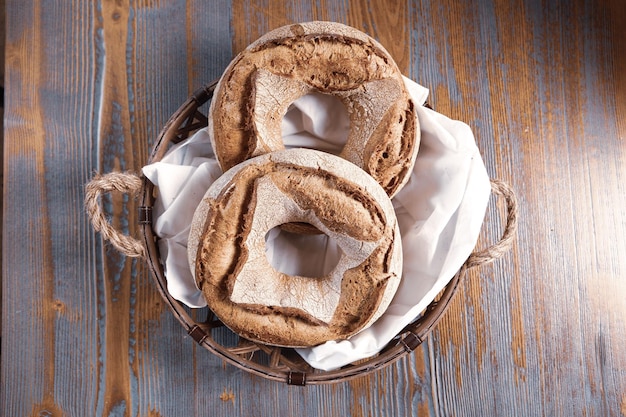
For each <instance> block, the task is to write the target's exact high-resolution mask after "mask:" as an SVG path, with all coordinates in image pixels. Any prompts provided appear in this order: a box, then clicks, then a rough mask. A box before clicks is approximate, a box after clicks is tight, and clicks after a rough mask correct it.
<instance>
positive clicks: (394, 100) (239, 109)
mask: <svg viewBox="0 0 626 417" xmlns="http://www.w3.org/2000/svg"><path fill="white" fill-rule="evenodd" d="M314 92H317V93H323V94H329V95H333V96H335V97H337V98H338V99H339V100H341V102H342V103H343V104H344V105H345V107H346V109H347V112H348V114H349V117H350V132H349V134H348V138H347V142H346V144H345V146H344V148H343V150H342V151H341V153H340V154H339V156H341V157H342V158H344V159H347V160H348V161H350V162H352V163H354V164H355V165H357V166H359V167H360V168H362V169H363V170H365V171H366V172H367V173H369V174H370V175H371V176H372V177H373V178H374V179H375V180H376V181H378V183H379V184H380V185H381V186H382V187H383V189H384V190H385V191H386V192H387V194H388V195H389V196H390V197H393V196H394V195H395V194H396V193H397V192H398V191H399V190H400V188H401V187H402V186H403V185H404V184H405V183H406V181H407V180H408V178H409V175H410V173H411V171H412V168H413V164H414V163H415V157H416V155H417V150H418V147H419V126H418V121H417V117H416V112H415V108H414V103H413V102H412V100H411V98H410V96H409V94H408V92H407V90H406V87H405V85H404V80H403V78H402V74H401V73H400V70H399V69H398V67H397V65H396V64H395V62H394V60H393V58H392V57H391V56H390V55H389V53H388V52H387V51H386V50H385V48H384V47H383V46H382V45H381V44H380V43H378V42H377V41H376V40H374V39H372V38H371V37H369V36H368V35H366V34H365V33H363V32H361V31H359V30H357V29H354V28H352V27H349V26H345V25H342V24H340V23H333V22H308V23H302V24H295V25H290V26H284V27H281V28H278V29H275V30H273V31H271V32H269V33H267V34H266V35H264V36H262V37H261V38H260V39H258V40H257V41H256V42H254V43H252V44H251V45H250V46H249V47H248V48H246V49H245V50H244V51H242V52H241V53H240V54H238V55H237V56H236V57H235V59H234V60H233V61H232V62H231V63H230V65H229V66H228V67H227V68H226V70H225V71H224V73H223V75H222V77H221V78H220V81H219V83H218V85H217V87H216V89H215V94H214V96H213V100H212V102H211V107H210V109H209V126H208V129H209V132H210V136H211V140H212V145H213V149H214V150H215V154H216V156H217V159H218V161H219V163H220V166H221V167H222V169H223V170H227V169H229V168H231V167H233V166H235V165H236V164H238V163H240V162H242V161H244V160H246V159H248V158H251V157H254V156H257V155H262V154H264V153H267V152H272V151H276V150H280V149H284V144H283V142H282V135H281V122H282V119H283V116H284V115H285V113H286V112H287V110H288V108H289V105H290V104H291V103H293V102H294V101H295V100H296V99H298V98H299V97H301V96H303V95H306V94H309V93H314Z"/></svg>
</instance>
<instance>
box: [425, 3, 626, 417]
mask: <svg viewBox="0 0 626 417" xmlns="http://www.w3.org/2000/svg"><path fill="white" fill-rule="evenodd" d="M614 6H615V5H614ZM605 7H606V6H605V5H600V7H599V8H597V9H596V8H595V7H594V6H593V5H592V4H590V3H587V4H583V2H576V3H575V4H573V5H568V6H565V4H563V3H549V4H547V3H546V4H542V3H540V2H532V3H529V2H518V3H511V2H493V3H491V2H481V3H479V4H471V5H470V4H469V3H467V4H465V5H459V4H457V5H455V7H450V8H448V7H443V6H435V5H431V4H420V6H419V7H416V8H415V9H414V10H415V16H416V18H417V16H423V15H427V16H430V19H431V25H429V26H428V27H420V28H419V30H418V31H417V33H416V35H415V36H414V39H415V40H416V46H415V47H416V48H420V53H419V54H418V56H423V55H424V54H423V52H421V48H422V45H423V44H424V43H426V42H434V43H435V44H437V45H440V46H441V45H448V46H445V47H444V49H443V50H441V51H439V54H438V55H437V56H438V59H437V61H436V62H432V59H433V57H432V56H431V57H429V58H427V61H426V62H425V63H424V64H423V65H420V62H419V61H418V62H417V64H418V66H417V68H415V70H414V73H415V74H417V75H420V74H425V77H426V79H425V81H424V83H425V84H426V85H428V86H429V87H430V88H431V89H432V91H433V99H432V101H433V103H434V104H435V108H437V109H438V110H439V111H441V112H443V113H445V114H449V115H451V116H453V117H455V118H459V119H461V120H465V121H466V122H468V123H469V124H470V125H471V126H472V127H473V128H474V131H475V133H476V136H477V140H478V143H479V147H480V149H481V151H482V154H483V156H484V158H485V160H486V164H487V167H488V169H489V170H490V172H491V173H492V175H494V176H497V177H500V178H504V179H506V180H507V181H509V182H511V183H512V184H513V185H514V188H515V189H516V190H517V192H518V195H519V198H520V200H521V202H522V204H523V206H522V212H521V216H522V217H521V230H520V238H519V242H518V245H517V247H516V250H515V252H514V253H513V256H512V257H510V258H507V259H506V260H505V261H501V262H498V263H497V264H496V265H495V266H494V267H490V268H484V269H483V270H482V271H481V272H480V273H473V274H472V275H471V277H470V280H469V282H468V284H467V285H466V286H465V287H464V290H463V291H462V292H461V294H459V297H458V298H457V300H456V303H455V304H454V305H453V307H452V309H451V310H450V311H449V312H448V315H447V317H446V319H445V321H444V322H443V323H442V325H441V326H440V327H439V328H438V330H437V331H436V333H435V335H434V336H433V339H434V340H436V343H435V346H434V347H435V352H434V355H435V358H437V359H436V363H435V364H434V366H435V367H436V368H437V369H440V373H439V374H438V375H437V377H436V381H437V386H438V391H439V392H441V393H444V394H445V395H444V396H442V397H441V398H439V400H438V401H439V403H440V404H439V405H438V407H439V409H440V411H441V413H442V414H444V415H446V414H461V413H465V414H471V415H474V414H479V413H480V414H487V415H506V414H509V413H510V411H511V410H515V412H516V413H519V415H568V414H569V415H581V414H594V413H598V414H599V415H613V413H616V412H617V411H616V410H620V409H621V410H622V412H623V410H624V406H623V404H624V399H623V394H622V393H623V389H624V388H623V384H624V371H623V369H624V364H623V361H624V357H626V355H624V351H623V349H621V348H620V347H618V346H619V345H621V342H618V341H622V340H623V339H624V332H623V329H624V328H625V326H624V319H623V317H624V314H623V313H624V303H625V300H624V297H623V294H624V293H626V291H625V290H626V287H625V285H626V283H625V282H624V280H623V279H622V278H623V277H624V261H623V256H621V257H620V256H618V255H617V254H619V253H621V254H623V253H625V250H626V248H625V247H624V239H623V238H621V237H620V236H623V233H624V215H623V213H622V212H620V211H616V210H614V209H613V207H621V206H623V204H624V192H623V186H622V185H621V184H620V183H619V181H618V180H617V178H620V177H621V176H622V175H623V173H624V166H626V165H625V164H624V162H625V161H624V152H623V150H624V142H623V140H622V139H621V138H623V136H624V133H623V132H624V130H623V123H622V125H621V126H620V124H619V123H620V121H619V120H620V117H616V114H617V112H618V111H619V110H618V109H617V107H616V103H615V102H614V100H615V98H616V97H618V96H619V95H618V96H615V97H614V96H613V94H612V93H611V92H610V91H608V90H610V89H612V88H614V87H613V86H614V84H615V79H614V78H613V77H614V76H615V75H614V74H619V70H618V68H617V67H616V66H615V65H616V64H618V63H617V62H615V61H612V59H611V58H609V57H610V55H607V51H609V50H611V49H612V48H614V47H615V46H616V45H614V44H613V45H612V43H613V42H614V41H616V40H617V39H618V38H614V37H613V36H612V34H611V31H613V32H615V31H616V30H617V27H619V26H616V25H615V22H617V19H616V20H615V21H614V22H611V21H610V19H615V17H611V16H610V13H609V12H608V10H607V9H606V8H605ZM622 16H623V13H622ZM621 21H622V22H623V20H621ZM622 24H623V23H622ZM473 28H480V30H475V29H473ZM470 32H473V33H474V36H471V37H470V36H468V35H467V34H468V33H470ZM621 39H622V40H621V42H623V36H621ZM592 45H593V46H592ZM623 45H624V44H623V43H622V44H621V45H620V46H619V47H620V48H623ZM434 69H435V70H434ZM433 70H434V71H433ZM603 115H611V116H608V117H607V116H603ZM601 178H604V179H605V180H604V181H603V180H601ZM494 220H497V211H496V210H495V209H494V208H492V209H490V212H489V216H488V217H487V222H486V224H487V228H486V232H485V233H484V235H483V239H482V240H483V242H485V241H489V239H490V238H491V239H493V237H495V236H497V233H498V230H499V229H500V227H501V225H500V224H499V222H497V221H494ZM601 224H602V225H601ZM609 224H612V225H613V226H609ZM599 230H603V232H600V235H602V237H600V235H599V234H598V233H599ZM608 242H610V244H609V246H610V247H609V246H606V244H607V243H608ZM616 294H621V295H619V296H616ZM617 298H619V300H618V299H617ZM599 300H606V304H605V305H604V307H601V306H600V304H602V302H600V303H598V302H599ZM608 306H610V307H608ZM609 329H611V330H609ZM620 329H621V330H620ZM609 346H610V347H609ZM460 363H464V364H466V365H464V366H459V364H460ZM607 374H608V375H613V377H612V378H606V375H607ZM446 375H450V376H452V375H454V379H450V377H448V378H446ZM617 381H621V382H617ZM620 387H621V388H620ZM533 397H534V398H536V401H529V399H530V398H533ZM620 407H621V408H620ZM462 410H463V411H462Z"/></svg>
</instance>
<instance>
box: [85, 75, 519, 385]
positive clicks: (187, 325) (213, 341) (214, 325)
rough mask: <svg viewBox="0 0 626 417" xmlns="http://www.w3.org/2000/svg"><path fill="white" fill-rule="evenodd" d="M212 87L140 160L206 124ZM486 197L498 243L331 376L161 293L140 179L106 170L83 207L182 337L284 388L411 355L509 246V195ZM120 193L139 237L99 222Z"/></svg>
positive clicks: (502, 189) (162, 281) (190, 102)
mask: <svg viewBox="0 0 626 417" xmlns="http://www.w3.org/2000/svg"><path fill="white" fill-rule="evenodd" d="M215 85H216V82H212V83H210V84H207V85H206V86H204V87H202V88H200V89H199V90H197V91H196V92H195V93H193V94H192V95H191V97H189V98H188V99H187V101H186V102H185V103H184V104H183V105H182V106H181V107H180V108H179V109H178V110H177V111H176V112H175V113H174V114H173V115H172V117H171V118H170V119H169V121H168V122H167V123H166V125H165V126H164V128H163V130H162V131H161V133H160V135H159V137H158V140H157V141H156V143H155V145H154V148H153V150H152V153H151V155H150V158H149V161H148V163H154V162H157V161H160V160H161V159H162V158H163V156H164V155H165V153H166V152H167V150H168V149H170V147H171V146H172V145H174V144H177V143H180V142H182V141H184V140H186V139H187V138H189V137H190V136H191V135H192V134H193V133H194V132H195V131H197V130H199V129H201V128H203V127H205V126H207V122H208V119H207V116H206V115H205V114H204V113H202V111H201V110H200V107H201V106H202V105H203V104H206V103H207V102H208V101H209V100H210V99H211V97H212V95H213V90H214V89H215ZM491 184H492V192H493V193H494V194H496V195H499V196H502V197H504V200H505V202H506V208H507V218H506V225H505V230H504V233H503V235H502V237H501V239H500V240H499V241H498V242H497V243H496V244H495V245H493V246H491V247H489V248H487V249H485V250H482V251H480V252H474V253H473V254H472V255H471V256H470V257H469V258H468V259H467V261H466V262H465V264H464V265H463V266H462V267H461V269H460V270H459V271H458V272H457V273H456V275H455V276H454V277H453V278H452V279H451V280H450V282H449V283H448V284H447V286H446V287H445V288H444V290H443V291H442V292H441V293H440V294H439V296H438V297H437V299H436V300H435V301H433V302H432V303H431V304H430V305H429V306H428V307H427V308H426V310H425V311H424V312H423V313H422V314H421V316H420V317H418V318H417V319H416V320H415V321H413V322H412V323H411V324H409V325H408V326H406V327H405V328H404V329H403V330H402V331H401V332H399V333H398V334H397V335H396V336H395V337H394V338H393V339H392V340H391V341H390V342H389V343H388V344H387V345H386V346H385V347H384V348H383V349H382V350H381V351H380V352H379V353H378V354H377V355H375V356H373V357H370V358H368V359H363V360H360V361H357V362H354V363H351V364H349V365H346V366H343V367H342V368H340V369H337V370H333V371H321V370H318V369H314V368H313V367H311V366H310V365H309V364H307V363H306V362H305V361H304V360H303V359H302V358H301V357H300V356H299V355H298V354H297V353H296V352H295V351H294V349H291V348H282V347H275V346H268V345H264V344H260V343H255V342H251V341H249V340H246V339H243V338H241V337H239V336H238V335H236V334H235V333H233V332H232V331H230V330H229V329H228V328H227V327H226V326H224V325H223V324H222V323H221V322H220V321H219V320H218V319H217V318H216V317H215V316H214V315H213V314H212V312H211V311H210V310H209V309H208V308H203V309H191V308H188V307H187V306H185V305H183V304H182V303H180V302H179V301H177V300H175V299H174V298H173V297H172V296H171V295H170V294H169V292H168V290H167V278H166V277H165V274H164V270H163V263H162V262H161V258H160V254H159V249H158V245H157V240H158V237H157V236H156V235H155V234H154V231H153V229H152V206H153V204H154V201H155V191H156V190H155V187H154V185H153V184H152V183H151V182H150V181H148V180H147V179H146V178H145V177H138V176H136V175H134V174H116V173H111V174H107V175H104V176H98V177H96V178H94V179H93V180H92V181H91V182H90V183H89V184H88V185H87V187H86V199H85V204H86V207H87V211H88V213H89V215H90V217H91V221H92V224H93V226H94V228H95V229H96V230H98V231H100V232H101V233H102V235H103V237H104V238H105V239H107V240H109V241H110V242H111V243H112V244H113V245H114V246H116V247H117V248H118V249H119V250H120V251H121V252H123V253H124V254H126V255H128V256H140V257H144V258H145V260H146V261H147V264H148V267H149V269H150V272H151V275H152V278H153V279H154V282H155V284H156V286H157V288H158V290H159V292H160V294H161V296H162V297H163V300H164V301H165V302H166V304H167V306H168V307H169V309H170V310H171V312H172V313H173V314H174V316H175V317H176V318H177V319H178V321H179V322H180V323H181V324H182V326H183V327H184V329H185V330H186V331H187V333H188V334H189V335H190V336H191V337H192V338H193V339H194V340H195V341H196V342H197V343H199V344H200V345H201V346H203V347H204V348H206V349H207V350H208V351H210V352H212V353H213V354H215V355H217V356H218V357H220V358H222V359H223V360H225V361H227V362H228V363H230V364H232V365H234V366H236V367H238V368H241V369H243V370H245V371H248V372H250V373H253V374H255V375H259V376H262V377H264V378H267V379H270V380H274V381H282V382H286V383H287V384H291V385H307V384H327V383H336V382H341V381H346V380H348V379H351V378H355V377H358V376H363V375H365V374H368V373H371V372H373V371H375V370H377V369H381V368H383V367H386V366H388V365H390V364H392V363H393V362H395V361H397V360H398V359H400V358H402V357H404V356H406V355H408V354H409V353H411V352H412V351H413V350H415V348H416V347H417V346H419V345H420V344H421V343H422V342H423V341H424V338H425V337H426V336H427V335H428V334H429V333H430V331H431V330H432V329H433V328H434V327H435V326H436V325H437V323H438V322H439V320H440V319H441V317H442V316H443V314H444V313H445V311H446V310H447V308H448V306H449V304H450V300H451V299H452V297H453V296H454V294H455V293H456V290H457V288H458V286H459V284H460V282H461V280H462V279H463V277H464V276H465V275H466V272H467V270H468V269H470V268H473V267H477V266H480V265H484V264H486V263H489V262H492V261H494V260H495V259H497V258H499V257H500V256H502V255H503V254H504V253H506V251H508V249H509V248H510V246H511V244H512V241H513V239H514V236H515V231H516V226H517V214H516V213H517V209H516V207H517V206H516V200H515V195H514V193H513V192H512V191H511V189H510V188H509V187H508V186H507V185H506V184H505V183H503V182H501V181H497V180H492V181H491ZM111 191H121V192H125V193H133V192H139V193H140V201H141V206H140V207H139V225H140V231H141V239H140V241H137V240H136V239H134V238H131V237H129V236H124V235H121V234H120V233H119V232H117V231H116V230H114V229H113V228H112V226H111V225H110V224H109V223H108V222H107V221H106V218H105V216H104V214H103V213H102V210H101V209H100V206H99V202H98V200H99V197H100V195H101V194H102V193H105V192H111Z"/></svg>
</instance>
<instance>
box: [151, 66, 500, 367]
mask: <svg viewBox="0 0 626 417" xmlns="http://www.w3.org/2000/svg"><path fill="white" fill-rule="evenodd" d="M405 84H406V86H407V88H408V90H409V93H410V94H411V96H412V98H413V100H414V101H415V103H416V104H419V106H417V115H418V118H419V123H420V130H421V142H420V149H419V153H418V156H417V159H416V162H415V167H414V169H413V172H412V174H411V177H410V178H409V181H408V182H407V184H406V185H405V186H404V188H403V189H402V190H401V191H400V192H399V193H398V194H397V195H396V196H395V197H394V198H393V199H392V202H393V205H394V209H395V212H396V216H397V218H398V223H399V226H400V233H401V235H402V250H403V256H404V266H403V276H402V281H401V283H400V287H399V289H398V291H397V293H396V295H395V297H394V299H393V301H392V303H391V305H390V306H389V307H388V309H387V310H386V311H385V313H384V314H383V316H382V317H381V318H380V319H378V320H377V321H376V322H375V323H374V324H373V325H372V326H370V327H369V328H367V329H365V330H363V331H361V332H359V333H358V334H356V335H354V336H352V337H351V338H349V339H348V340H342V341H331V342H327V343H324V344H322V345H319V346H315V347H312V348H304V349H297V351H298V353H299V354H300V355H301V356H302V357H303V358H304V360H306V361H307V362H308V363H309V364H310V365H311V366H313V367H315V368H318V369H322V370H331V369H335V368H339V367H341V366H344V365H346V364H349V363H351V362H354V361H356V360H359V359H364V358H367V357H370V356H372V355H374V354H376V353H377V352H379V351H380V350H381V349H382V348H383V347H384V346H385V345H386V344H387V343H388V342H389V341H390V340H391V339H392V338H393V337H395V336H396V334H397V333H398V332H399V331H401V330H402V328H404V327H405V326H406V325H407V324H409V323H410V322H411V321H413V320H414V319H415V318H416V317H417V316H418V315H419V314H420V313H421V312H422V311H423V310H424V308H426V307H427V306H428V304H430V302H431V301H432V300H433V299H434V298H435V296H436V295H437V294H438V293H439V292H440V291H441V290H442V289H443V288H444V287H445V285H446V284H447V283H448V282H449V281H450V279H452V277H453V276H454V274H455V273H456V272H457V271H458V270H459V268H460V267H461V266H462V265H463V263H464V262H465V260H466V259H467V257H468V256H469V255H470V254H471V252H472V250H473V248H474V246H475V244H476V241H477V239H478V235H479V232H480V228H481V225H482V222H483V218H484V215H485V211H486V207H487V202H488V199H489V195H490V190H491V187H490V182H489V177H488V176H487V172H486V169H485V166H484V164H483V161H482V158H481V156H480V153H479V151H478V148H477V147H476V143H475V140H474V135H473V133H472V131H471V129H470V127H469V126H468V125H466V124H465V123H463V122H460V121H456V120H452V119H450V118H448V117H446V116H444V115H442V114H439V113H437V112H435V111H433V110H431V109H428V108H426V107H424V106H423V104H424V102H425V100H426V97H427V96H428V90H427V89H426V88H424V87H422V86H420V85H419V84H417V83H415V82H413V81H412V80H409V79H408V78H405ZM349 126H350V123H349V119H348V115H347V112H346V110H345V108H343V105H342V104H341V102H339V101H338V100H336V99H335V98H333V97H330V96H326V95H323V94H309V95H306V96H304V97H301V98H300V99H298V100H296V101H295V102H294V103H293V105H292V106H291V107H290V109H289V111H288V112H287V114H286V115H285V117H284V119H283V124H282V133H283V141H284V143H285V146H286V147H287V148H293V147H307V148H314V149H319V150H323V151H326V152H331V153H335V154H336V153H339V152H340V150H341V149H342V146H343V143H344V142H345V140H346V137H347V131H348V129H349ZM143 173H144V175H145V176H146V177H147V178H148V179H149V180H150V181H151V182H152V183H153V184H155V186H157V187H158V190H159V195H158V197H157V199H156V202H155V207H154V215H155V218H156V220H155V221H154V231H155V233H156V234H157V235H158V236H159V237H160V238H161V239H160V240H159V249H160V253H161V258H162V260H163V261H164V264H165V265H164V268H165V272H166V276H167V284H168V291H169V293H170V294H171V295H172V296H173V297H174V298H176V299H178V300H179V301H181V302H183V303H185V304H187V305H188V306H190V307H203V306H205V305H206V302H205V301H204V298H203V296H202V293H201V292H200V291H199V290H198V288H197V287H196V285H195V283H194V279H193V276H192V274H191V270H190V268H189V265H188V262H187V237H188V235H189V227H190V223H191V219H192V217H193V213H194V211H195V209H196V206H197V205H198V203H199V202H200V200H201V198H202V197H203V196H204V194H205V192H206V190H207V189H208V188H209V186H210V185H211V184H212V183H213V181H215V180H216V179H217V178H218V177H219V176H220V175H221V174H222V171H221V169H220V167H219V165H218V163H217V160H216V158H215V155H214V153H213V150H212V148H211V142H210V137H209V134H208V133H207V131H206V130H205V129H203V130H200V131H198V132H197V133H196V134H194V135H193V136H192V137H191V138H190V139H188V140H187V141H185V142H182V143H181V144H179V145H176V146H175V147H173V148H172V149H171V150H170V151H169V152H168V153H167V155H166V156H165V157H164V158H163V159H162V160H161V161H159V162H156V163H153V164H150V165H147V166H145V167H144V168H143ZM338 251H339V248H338V247H337V245H336V244H335V243H334V242H333V241H330V240H329V238H328V237H327V236H325V235H316V236H307V237H303V236H298V235H295V234H291V233H286V232H283V231H281V229H279V228H276V229H272V230H271V231H270V233H268V235H267V238H266V255H267V257H268V259H269V260H270V263H271V264H272V265H273V266H274V267H275V268H276V269H278V270H280V271H282V272H285V273H287V274H290V275H295V274H302V275H305V276H321V275H323V274H324V273H325V272H327V270H328V269H329V268H332V266H333V265H334V264H333V262H336V259H337V257H338Z"/></svg>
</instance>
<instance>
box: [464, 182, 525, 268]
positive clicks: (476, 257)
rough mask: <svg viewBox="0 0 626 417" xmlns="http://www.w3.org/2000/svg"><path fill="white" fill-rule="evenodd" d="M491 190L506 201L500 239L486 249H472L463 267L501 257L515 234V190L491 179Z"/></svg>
mask: <svg viewBox="0 0 626 417" xmlns="http://www.w3.org/2000/svg"><path fill="white" fill-rule="evenodd" d="M490 181H491V192H492V193H493V194H495V195H497V196H500V197H503V198H504V201H505V203H506V223H505V227H504V231H503V232H502V236H501V237H500V240H498V241H497V242H496V243H494V244H493V245H491V246H489V247H488V248H486V249H483V250H479V251H474V252H472V254H471V255H470V256H469V258H467V260H466V261H465V265H464V266H465V268H468V269H469V268H474V267H477V266H482V265H486V264H489V263H491V262H493V261H495V260H496V259H499V258H501V257H503V256H504V255H505V254H506V253H507V252H508V251H509V249H511V246H513V241H514V240H515V236H516V235H517V215H518V213H517V198H516V197H515V192H514V191H513V189H512V188H511V186H510V185H508V184H507V183H506V182H504V181H502V180H498V179H492V180H490Z"/></svg>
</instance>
